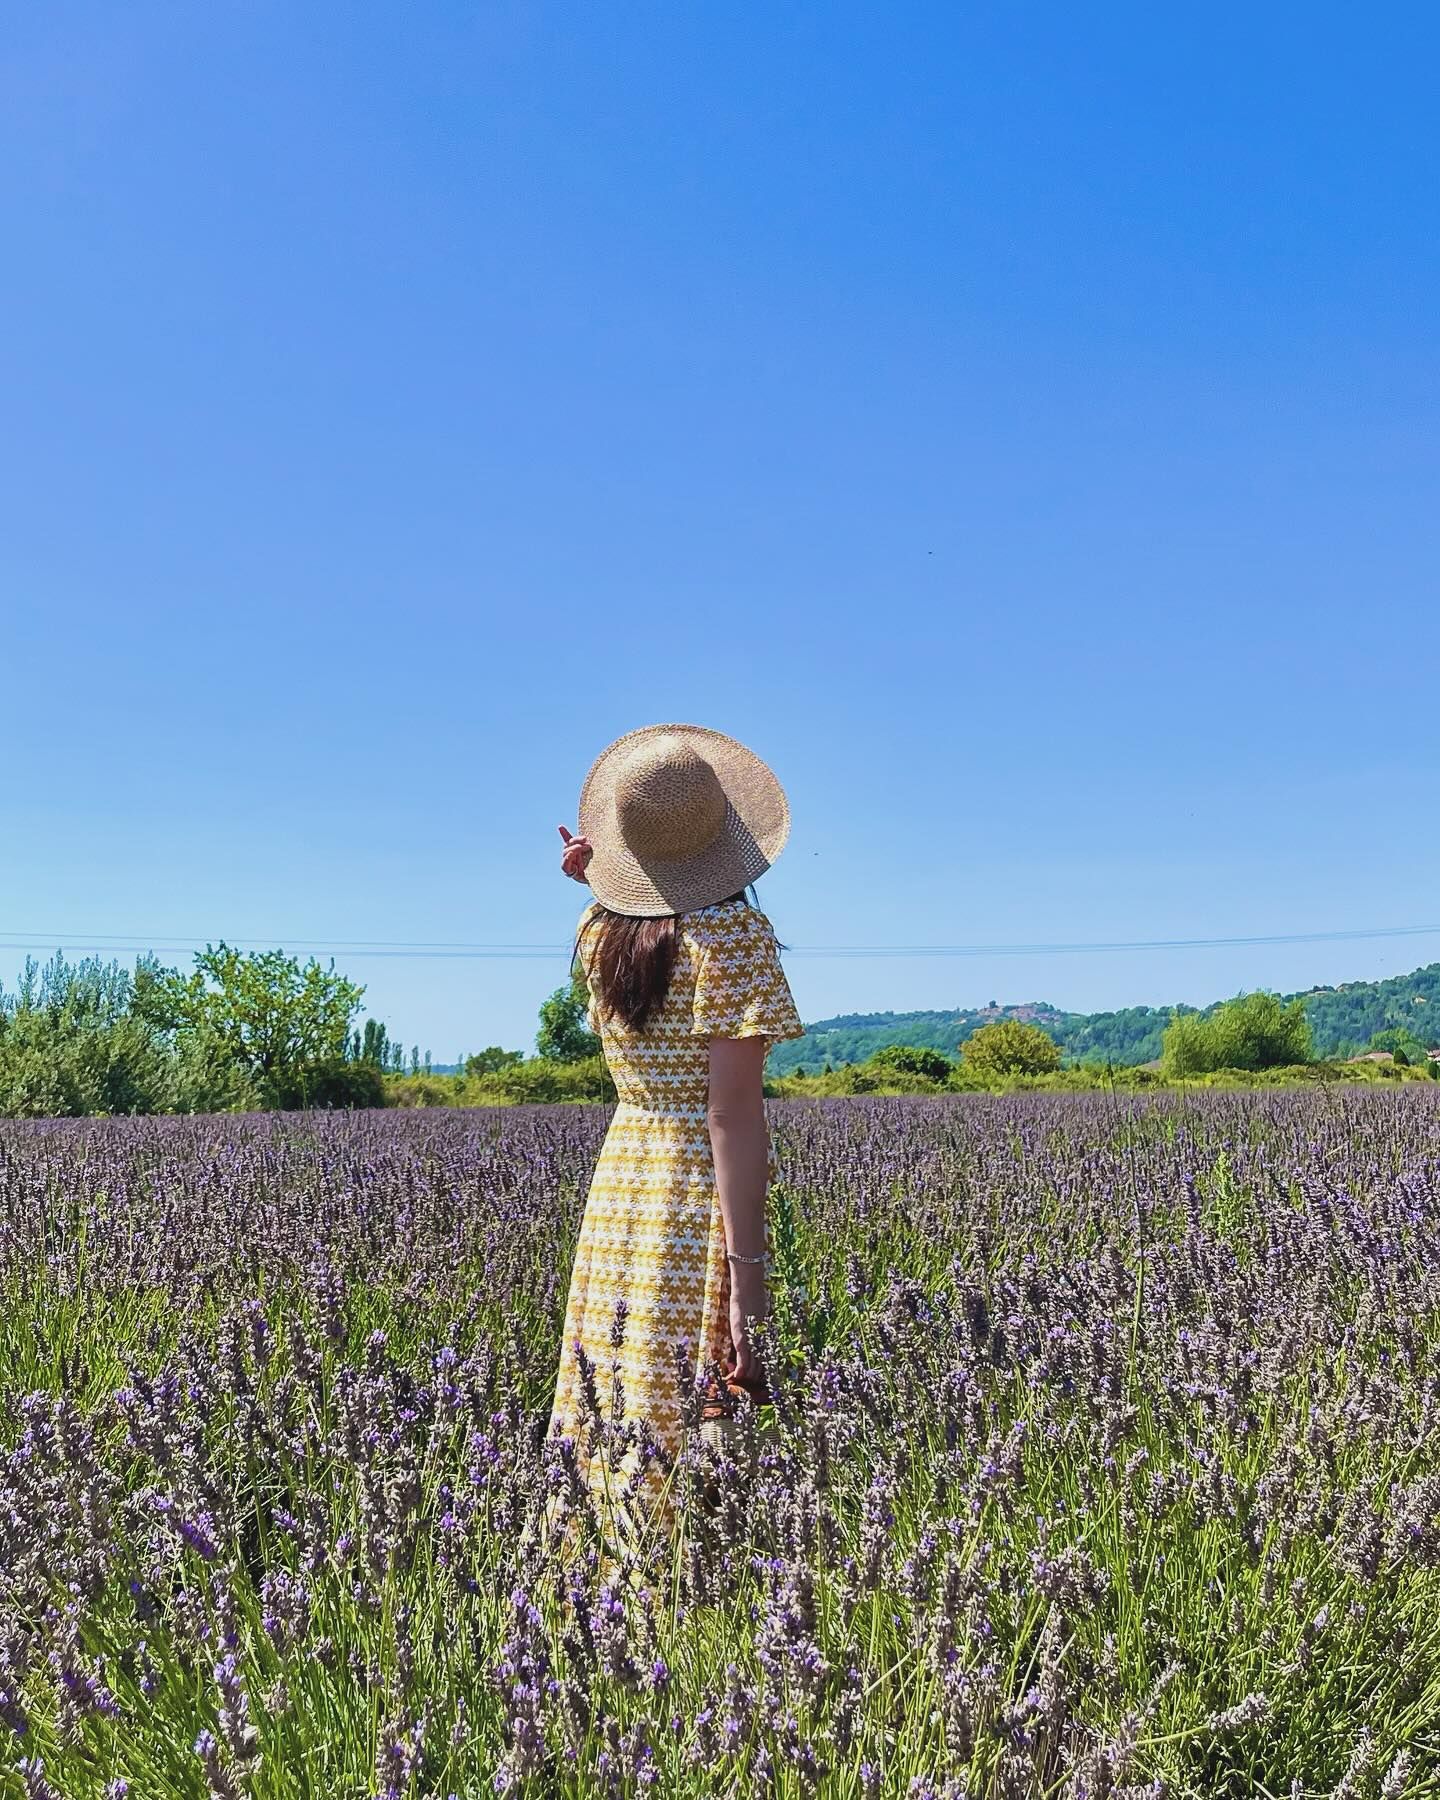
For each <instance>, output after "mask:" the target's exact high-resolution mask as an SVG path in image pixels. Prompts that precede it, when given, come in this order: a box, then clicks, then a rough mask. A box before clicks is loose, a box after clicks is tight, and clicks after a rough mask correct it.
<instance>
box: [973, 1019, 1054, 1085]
mask: <svg viewBox="0 0 1440 1800" xmlns="http://www.w3.org/2000/svg"><path fill="white" fill-rule="evenodd" d="M960 1062H961V1067H962V1068H963V1069H965V1070H967V1071H968V1072H969V1073H970V1074H972V1075H980V1076H995V1075H1044V1074H1046V1073H1048V1072H1049V1071H1050V1070H1052V1069H1058V1068H1059V1067H1060V1046H1059V1045H1058V1044H1057V1043H1056V1042H1055V1040H1054V1038H1052V1037H1051V1036H1050V1034H1049V1032H1048V1031H1042V1030H1041V1029H1040V1027H1039V1026H1038V1025H1029V1024H1027V1023H1026V1022H1025V1020H1023V1019H997V1020H996V1021H995V1023H994V1024H993V1025H982V1026H981V1027H980V1029H979V1030H978V1031H974V1032H972V1033H971V1034H970V1036H969V1037H968V1038H966V1040H965V1042H964V1043H963V1044H962V1045H961V1046H960Z"/></svg>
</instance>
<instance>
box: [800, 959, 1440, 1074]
mask: <svg viewBox="0 0 1440 1800" xmlns="http://www.w3.org/2000/svg"><path fill="white" fill-rule="evenodd" d="M1285 998H1286V999H1287V1000H1294V999H1300V1000H1303V1001H1304V1004H1305V1015H1306V1017H1307V1018H1308V1019H1309V1021H1310V1031H1311V1037H1312V1040H1313V1044H1314V1052H1315V1054H1316V1055H1317V1056H1323V1057H1327V1058H1333V1059H1337V1060H1338V1059H1340V1058H1342V1057H1346V1056H1353V1055H1354V1054H1355V1052H1356V1051H1357V1050H1361V1049H1363V1048H1364V1047H1365V1046H1366V1045H1367V1044H1369V1042H1370V1040H1371V1038H1372V1037H1373V1036H1374V1034H1375V1033H1376V1032H1377V1031H1383V1030H1385V1029H1387V1028H1391V1027H1401V1028H1403V1029H1405V1030H1406V1031H1408V1032H1409V1033H1411V1034H1412V1035H1413V1037H1414V1039H1415V1041H1416V1043H1418V1044H1422V1045H1424V1046H1425V1047H1427V1048H1433V1047H1435V1046H1437V1045H1440V963H1430V964H1428V965H1427V966H1426V967H1425V968H1422V969H1416V970H1414V971H1413V973H1411V974H1409V975H1396V976H1393V977H1391V978H1390V979H1388V980H1386V981H1353V982H1346V983H1344V984H1343V985H1342V986H1340V987H1335V988H1311V989H1309V990H1308V991H1307V992H1305V993H1304V994H1299V995H1295V994H1291V995H1286V996H1285ZM1217 1004H1219V1003H1217ZM1215 1010H1216V1007H1215V1006H1211V1007H1208V1008H1206V1009H1205V1011H1206V1012H1207V1013H1213V1012H1214V1011H1215ZM1194 1012H1195V1009H1194V1008H1193V1007H1188V1006H1181V1007H1177V1008H1170V1007H1155V1006H1131V1007H1126V1008H1123V1009H1122V1010H1120V1011H1117V1012H1106V1013H1067V1012H1061V1011H1059V1010H1058V1009H1057V1008H1055V1007H1053V1006H1049V1005H1047V1004H1046V1003H1045V1002H1043V1001H1034V1002H1031V1003H1029V1004H1027V1005H1023V1006H1009V1007H1004V1008H1000V1009H996V1008H970V1009H959V1010H956V1011H954V1012H916V1013H843V1014H839V1015H837V1016H836V1017H834V1018H830V1019H821V1020H819V1021H817V1022H816V1023H815V1024H813V1025H810V1026H809V1027H807V1029H806V1033H805V1036H804V1037H803V1038H796V1039H792V1040H790V1041H789V1042H787V1043H784V1044H777V1045H776V1046H775V1048H774V1050H772V1051H771V1053H770V1057H769V1060H768V1063H767V1068H768V1071H769V1073H770V1074H771V1076H772V1077H778V1076H789V1075H792V1074H794V1073H795V1071H796V1070H797V1069H798V1068H799V1067H801V1066H802V1065H804V1066H805V1067H807V1068H814V1067H815V1065H816V1064H817V1063H823V1062H825V1061H829V1062H830V1063H831V1064H832V1066H838V1065H839V1064H841V1063H855V1062H864V1061H866V1060H867V1059H868V1058H869V1057H871V1056H873V1054H874V1053H875V1051H876V1050H879V1049H881V1048H882V1047H883V1046H884V1045H887V1044H922V1045H926V1046H928V1047H929V1048H931V1049H934V1050H944V1051H948V1052H950V1053H952V1054H953V1053H954V1052H956V1051H957V1050H958V1049H959V1048H960V1046H961V1045H962V1044H963V1043H964V1041H965V1039H966V1038H967V1037H969V1036H970V1035H971V1033H972V1032H974V1031H976V1030H978V1029H979V1028H980V1027H981V1026H982V1025H986V1024H990V1023H992V1022H993V1021H994V1019H995V1017H996V1016H997V1013H999V1014H1003V1016H1005V1017H1009V1018H1020V1019H1024V1020H1026V1021H1027V1022H1029V1023H1032V1024H1038V1025H1040V1026H1042V1027H1043V1028H1044V1029H1045V1030H1046V1031H1047V1032H1049V1034H1050V1036H1051V1037H1052V1038H1054V1039H1055V1041H1056V1043H1057V1044H1059V1045H1060V1048H1061V1050H1062V1051H1063V1052H1064V1055H1065V1059H1066V1061H1067V1062H1070V1063H1072V1064H1073V1063H1077V1062H1079V1063H1094V1064H1097V1065H1100V1066H1102V1067H1103V1066H1104V1065H1105V1064H1107V1063H1108V1064H1116V1065H1120V1064H1137V1063H1144V1062H1151V1061H1154V1060H1155V1059H1156V1058H1158V1057H1159V1056H1160V1055H1161V1051H1162V1041H1163V1036H1164V1032H1165V1029H1166V1027H1167V1026H1168V1025H1169V1024H1170V1023H1171V1021H1172V1020H1173V1019H1174V1017H1175V1016H1176V1013H1179V1015H1180V1016H1182V1017H1188V1016H1191V1015H1192V1014H1193V1013H1194ZM1406 1055H1407V1056H1409V1057H1410V1059H1411V1061H1412V1062H1415V1061H1418V1060H1419V1059H1418V1057H1417V1056H1416V1054H1415V1051H1414V1049H1413V1047H1411V1046H1410V1045H1408V1044H1407V1046H1406Z"/></svg>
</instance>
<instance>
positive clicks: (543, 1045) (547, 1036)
mask: <svg viewBox="0 0 1440 1800" xmlns="http://www.w3.org/2000/svg"><path fill="white" fill-rule="evenodd" d="M589 1003H590V994H589V990H588V989H587V987H586V986H585V977H584V976H583V975H582V974H581V973H580V972H579V970H576V972H575V973H574V974H573V975H572V976H571V977H570V981H569V985H568V986H566V987H561V988H556V990H555V992H554V993H553V994H551V996H550V998H549V999H548V1000H546V1001H545V1003H544V1005H543V1006H542V1007H541V1008H540V1029H539V1031H538V1032H537V1033H536V1036H535V1050H536V1054H537V1055H538V1056H540V1057H541V1058H542V1059H543V1060H544V1061H546V1062H557V1063H573V1062H587V1061H588V1060H589V1059H590V1058H591V1057H593V1056H598V1055H599V1054H600V1040H599V1038H598V1037H597V1036H596V1035H595V1033H594V1032H593V1031H592V1030H591V1029H590V1026H589V1023H588V1021H587V1019H586V1008H587V1007H588V1006H589Z"/></svg>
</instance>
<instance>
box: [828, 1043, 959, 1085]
mask: <svg viewBox="0 0 1440 1800" xmlns="http://www.w3.org/2000/svg"><path fill="white" fill-rule="evenodd" d="M869 1066H870V1067H871V1068H872V1069H875V1070H876V1071H890V1070H893V1071H894V1072H895V1073H896V1074H899V1075H922V1076H924V1077H925V1078H926V1079H927V1080H929V1081H937V1082H942V1083H943V1082H947V1081H949V1079H950V1077H951V1076H952V1075H953V1074H954V1073H955V1065H954V1063H953V1062H951V1060H950V1058H949V1057H948V1056H946V1055H945V1053H944V1051H942V1050H926V1049H923V1048H921V1047H919V1046H916V1045H913V1044H887V1045H886V1046H885V1048H884V1049H883V1050H877V1051H876V1052H875V1054H874V1055H873V1056H872V1057H871V1058H870V1060H869ZM800 1072H801V1071H800V1070H798V1069H797V1070H796V1074H799V1073H800Z"/></svg>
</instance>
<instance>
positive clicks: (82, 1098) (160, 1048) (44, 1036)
mask: <svg viewBox="0 0 1440 1800" xmlns="http://www.w3.org/2000/svg"><path fill="white" fill-rule="evenodd" d="M155 975H156V965H155V964H154V963H153V962H152V961H149V960H147V959H142V960H141V961H140V962H138V963H137V964H136V966H135V972H134V974H133V975H132V974H131V973H129V972H128V971H127V970H125V969H123V968H122V967H121V966H120V965H119V964H118V963H102V962H100V961H99V960H97V959H95V958H86V959H84V960H82V961H80V962H78V963H70V962H67V961H66V959H65V958H64V957H63V956H60V955H58V954H57V955H56V956H55V957H53V958H52V959H51V961H50V962H48V963H46V964H45V966H44V967H43V968H41V967H40V966H39V964H37V963H36V962H35V961H34V960H33V958H32V959H31V960H29V961H27V962H26V964H25V968H24V971H23V972H22V974H21V977H20V985H19V987H18V989H17V990H16V991H15V992H14V993H13V994H10V993H6V992H5V990H4V989H3V988H0V1113H3V1114H5V1115H7V1116H8V1117H11V1118H32V1119H34V1118H77V1117H80V1116H82V1115H84V1114H87V1113H137V1112H139V1113H144V1112H160V1111H163V1110H166V1109H167V1108H168V1107H169V1106H170V1105H171V1103H172V1100H173V1095H174V1091H175V1077H176V1071H175V1069H174V1067H173V1065H172V1059H171V1056H170V1054H169V1049H168V1045H167V1043H166V1039H165V1035H164V1032H163V1031H162V1030H161V1029H160V1027H159V1026H157V1025H156V1024H155V1023H154V1022H153V1021H152V1020H151V1019H150V1018H149V1017H148V1016H146V1014H145V1012H144V1011H143V1010H137V1006H136V999H137V994H139V995H141V996H143V997H144V998H146V999H148V998H149V996H150V995H151V993H152V991H153V987H154V982H155Z"/></svg>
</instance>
